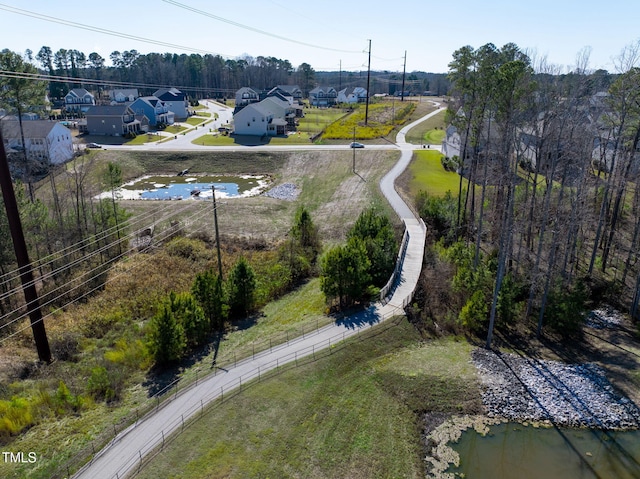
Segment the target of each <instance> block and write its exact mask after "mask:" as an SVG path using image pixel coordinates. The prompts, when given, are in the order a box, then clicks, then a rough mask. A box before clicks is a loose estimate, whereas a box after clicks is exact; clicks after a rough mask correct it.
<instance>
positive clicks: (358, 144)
mask: <svg viewBox="0 0 640 479" xmlns="http://www.w3.org/2000/svg"><path fill="white" fill-rule="evenodd" d="M349 148H364V145H363V144H362V143H358V142H357V141H354V142H353V143H351V144H350V145H349Z"/></svg>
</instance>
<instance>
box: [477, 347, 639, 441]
mask: <svg viewBox="0 0 640 479" xmlns="http://www.w3.org/2000/svg"><path fill="white" fill-rule="evenodd" d="M472 360H473V363H474V364H475V365H476V367H477V368H478V371H479V372H480V378H481V381H482V383H483V387H484V391H483V395H482V400H483V403H484V405H485V407H486V409H487V414H488V415H489V416H490V417H496V418H504V419H508V420H512V421H551V422H553V423H554V424H556V425H562V426H569V427H598V428H603V429H629V428H638V427H640V409H639V408H638V407H637V406H636V405H635V404H634V403H633V402H632V401H630V400H629V399H627V398H625V397H622V396H620V394H618V393H617V392H616V390H615V389H614V388H613V387H612V386H611V384H610V383H609V381H608V380H607V378H606V377H605V374H604V371H603V370H602V369H601V368H600V367H598V366H596V365H594V364H564V363H560V362H556V361H543V360H535V359H531V358H523V357H520V356H516V355H512V354H500V353H496V352H493V351H488V350H486V349H476V350H475V351H474V352H473V353H472Z"/></svg>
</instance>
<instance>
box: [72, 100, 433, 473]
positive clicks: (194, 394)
mask: <svg viewBox="0 0 640 479" xmlns="http://www.w3.org/2000/svg"><path fill="white" fill-rule="evenodd" d="M441 110H442V108H440V109H438V110H436V111H434V112H433V113H431V114H429V115H427V116H425V117H423V118H421V119H420V120H418V121H416V122H413V123H411V124H410V125H408V126H406V127H405V128H403V129H402V130H401V131H400V133H398V135H397V142H398V147H399V148H400V151H401V156H400V160H399V161H398V162H397V163H396V165H395V166H394V167H393V168H392V169H391V171H390V172H389V173H387V175H385V177H384V178H382V180H381V182H380V188H381V190H382V192H383V194H384V195H385V197H386V198H387V200H388V201H389V203H390V204H391V206H392V207H393V209H394V210H395V211H396V213H397V214H398V216H399V217H400V219H402V221H403V222H404V223H405V225H406V229H407V231H408V234H409V240H408V243H407V248H406V253H405V254H404V259H403V262H402V268H401V270H400V274H399V278H397V279H396V286H395V288H394V289H393V292H392V295H391V297H390V298H387V300H388V301H387V302H386V303H385V304H381V303H376V304H375V305H373V306H371V307H370V308H368V309H367V310H365V311H362V312H360V313H358V314H355V315H353V316H350V317H349V318H346V319H343V320H340V321H338V322H336V323H334V324H330V325H328V326H325V327H323V328H320V329H318V330H316V331H314V332H312V333H310V334H305V335H304V336H303V337H299V338H297V339H294V340H291V341H289V342H287V343H285V344H282V345H279V346H275V347H273V348H271V349H270V350H267V351H264V352H262V353H260V354H256V355H255V356H254V357H251V358H248V359H246V360H243V361H241V362H238V363H237V364H236V365H235V366H234V367H230V368H229V369H228V370H221V371H222V372H216V374H215V375H214V374H212V375H209V376H207V377H205V378H204V379H202V380H200V381H198V382H196V383H195V384H194V385H192V386H191V387H188V388H186V389H185V390H183V391H182V392H180V393H178V394H177V395H176V396H175V397H174V398H172V399H170V400H166V401H165V402H164V403H163V404H161V405H160V406H159V407H158V408H157V409H154V410H153V411H152V412H151V413H149V414H148V415H147V416H145V417H143V418H142V419H140V420H138V421H136V423H135V424H133V425H131V426H130V427H129V428H127V429H126V430H124V431H122V432H120V433H119V434H118V435H117V436H116V437H115V438H114V439H113V440H112V441H111V442H109V444H107V445H106V446H105V447H104V448H103V449H102V450H101V451H99V452H98V453H97V454H96V455H95V457H94V458H93V460H92V461H91V463H89V464H86V465H85V466H84V467H83V468H82V469H80V471H78V472H77V473H76V474H75V475H74V476H73V477H74V478H77V479H114V478H115V479H122V478H124V477H126V476H127V475H128V474H131V473H132V472H134V471H135V470H137V469H138V467H139V466H140V464H141V462H142V461H143V458H144V456H145V455H146V454H148V453H149V452H151V451H153V450H154V449H155V448H156V447H158V446H160V445H162V444H163V443H164V440H165V438H166V437H168V436H169V435H170V434H171V433H172V432H175V431H176V430H178V429H180V428H181V427H184V423H185V421H187V420H188V419H189V418H190V417H191V416H193V415H195V414H197V413H199V412H200V411H201V410H202V409H203V408H204V406H206V404H208V403H209V402H211V401H213V400H214V399H216V398H218V397H219V396H220V395H222V394H224V393H226V392H230V391H231V390H233V389H236V388H237V387H238V386H241V385H242V384H244V383H246V382H247V381H249V380H252V379H254V378H258V377H260V375H261V374H262V373H264V372H266V371H268V370H271V369H274V368H276V367H278V366H281V365H284V364H286V363H290V362H293V361H297V359H299V358H302V357H305V356H310V355H312V354H315V352H316V351H320V350H321V349H324V348H327V347H330V346H331V345H332V344H336V343H337V342H339V341H342V340H343V339H346V338H348V337H350V336H354V335H356V334H359V332H360V331H361V330H364V329H367V328H370V327H371V326H373V325H375V324H378V323H380V322H381V321H384V320H385V319H388V318H390V317H393V316H397V315H399V314H403V309H402V308H403V306H405V305H406V304H408V302H409V301H410V300H411V298H412V297H413V291H414V290H415V287H416V285H417V282H418V278H419V276H420V270H421V268H422V258H423V253H424V243H425V226H424V223H423V222H422V221H421V220H420V219H418V218H416V217H415V216H414V214H413V212H412V211H411V209H410V208H409V206H408V205H407V204H406V203H405V202H404V201H403V200H402V198H400V196H399V195H398V193H397V192H396V190H395V187H394V182H395V180H396V178H397V177H398V176H399V175H400V174H401V173H402V172H403V171H404V170H405V168H406V167H407V165H408V164H409V162H410V161H411V157H412V154H413V150H414V149H415V148H416V147H415V146H414V145H409V144H407V143H406V142H405V134H406V132H407V131H409V129H411V128H413V127H414V126H415V125H417V124H418V123H420V122H421V121H424V120H426V119H427V118H430V117H431V116H433V115H435V114H437V113H439V112H440V111H441Z"/></svg>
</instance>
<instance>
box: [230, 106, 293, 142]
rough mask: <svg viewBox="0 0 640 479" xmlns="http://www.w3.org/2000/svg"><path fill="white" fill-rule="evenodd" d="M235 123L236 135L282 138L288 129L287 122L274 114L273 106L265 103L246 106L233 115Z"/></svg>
mask: <svg viewBox="0 0 640 479" xmlns="http://www.w3.org/2000/svg"><path fill="white" fill-rule="evenodd" d="M233 123H234V134H236V135H251V136H282V135H285V134H286V127H287V121H286V120H285V119H284V118H282V117H278V116H276V114H275V113H274V106H273V104H270V103H264V102H258V103H251V104H249V105H247V106H245V107H244V108H243V109H242V110H240V111H239V112H237V113H236V114H235V115H233Z"/></svg>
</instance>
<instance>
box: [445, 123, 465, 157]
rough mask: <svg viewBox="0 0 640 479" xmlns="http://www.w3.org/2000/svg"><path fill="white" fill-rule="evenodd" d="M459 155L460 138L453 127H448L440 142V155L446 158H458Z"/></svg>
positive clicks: (460, 149)
mask: <svg viewBox="0 0 640 479" xmlns="http://www.w3.org/2000/svg"><path fill="white" fill-rule="evenodd" d="M461 153H462V137H461V136H460V133H459V132H458V129H457V128H456V127H455V126H453V125H449V126H448V127H447V130H446V133H445V137H444V141H443V142H442V154H443V155H444V156H446V157H447V158H453V157H454V156H457V157H458V158H460V156H461Z"/></svg>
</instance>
